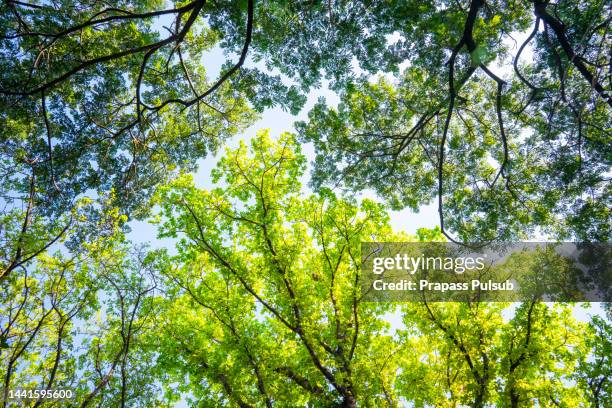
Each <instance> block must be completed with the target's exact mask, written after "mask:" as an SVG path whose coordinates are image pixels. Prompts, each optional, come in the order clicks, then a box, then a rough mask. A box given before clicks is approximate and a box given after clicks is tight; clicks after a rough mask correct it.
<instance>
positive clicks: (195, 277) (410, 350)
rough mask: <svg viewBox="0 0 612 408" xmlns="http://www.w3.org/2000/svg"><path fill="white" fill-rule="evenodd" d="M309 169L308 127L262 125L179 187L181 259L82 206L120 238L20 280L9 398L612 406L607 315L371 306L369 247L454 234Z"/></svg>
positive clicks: (111, 216)
mask: <svg viewBox="0 0 612 408" xmlns="http://www.w3.org/2000/svg"><path fill="white" fill-rule="evenodd" d="M304 162H305V160H304V156H303V155H302V154H301V153H300V150H299V145H298V144H297V143H296V138H295V136H292V135H290V134H284V135H282V136H281V137H280V138H279V139H278V140H273V139H272V138H270V136H269V135H268V134H267V133H266V132H262V133H260V134H259V135H258V136H257V137H256V138H255V139H254V140H253V141H252V143H251V146H250V147H247V145H246V144H241V145H240V146H239V147H238V148H237V149H235V150H228V151H227V152H226V154H225V156H224V157H223V158H222V160H221V161H220V162H219V164H218V166H217V168H216V169H215V170H214V171H213V175H212V177H213V179H214V180H215V183H216V184H217V186H218V187H216V188H214V189H211V190H202V189H198V188H196V187H195V186H194V182H193V179H192V177H191V176H188V175H184V176H181V177H179V178H178V179H177V180H175V181H174V182H172V183H171V184H170V185H168V186H166V187H163V188H162V189H161V190H159V192H158V194H157V196H156V198H155V200H156V202H157V203H158V204H159V214H158V215H157V216H156V222H157V223H158V224H159V228H160V236H166V237H175V238H176V239H177V252H176V253H175V254H171V253H170V252H168V251H166V250H158V251H147V250H146V249H145V248H138V247H135V246H134V245H132V244H130V243H129V242H128V241H127V240H126V239H125V235H124V234H123V233H122V229H121V225H122V223H123V222H125V216H121V215H119V212H118V211H117V210H116V209H115V210H112V209H110V208H99V209H97V211H93V209H91V208H89V207H90V206H92V205H95V204H94V203H93V202H87V201H85V202H82V203H80V204H79V211H78V213H77V214H75V217H78V219H79V220H80V221H81V222H83V223H85V224H88V223H89V228H88V229H90V230H96V229H99V230H102V231H103V233H94V234H91V235H89V236H84V237H82V240H81V242H82V243H83V245H82V246H81V247H80V249H79V250H78V251H76V250H75V251H73V252H72V254H73V255H72V256H70V257H67V256H66V255H65V254H62V253H59V252H58V253H55V254H49V255H45V256H44V257H39V258H38V259H39V260H38V261H37V263H36V268H35V269H32V270H31V271H27V270H26V271H25V272H24V274H23V275H21V276H17V274H12V275H11V276H10V277H9V279H8V282H9V284H8V285H5V286H3V288H4V289H3V290H4V291H3V294H2V296H3V298H2V299H3V301H2V304H3V305H4V306H3V307H5V309H4V310H3V313H2V316H3V320H2V323H3V331H2V335H1V337H0V339H1V344H2V347H1V348H0V351H1V352H2V356H3V358H2V362H3V363H2V364H3V365H2V367H3V369H4V370H5V375H4V386H3V390H4V392H5V398H6V395H7V394H6V393H7V392H8V389H10V388H11V386H14V384H19V385H20V386H22V387H26V386H39V387H40V388H44V387H49V388H62V387H71V388H72V389H74V390H75V391H76V397H75V398H74V399H73V400H68V401H64V402H62V403H65V404H66V405H68V406H90V405H96V406H103V407H105V406H109V407H115V406H151V405H156V406H170V405H172V404H173V403H176V402H177V401H178V399H180V398H184V399H185V400H186V401H188V402H190V403H192V404H193V405H194V406H241V407H255V406H268V407H272V406H279V407H280V406H344V407H355V406H390V407H394V406H400V405H403V404H407V403H413V404H415V405H416V406H425V405H428V406H431V405H435V406H455V405H469V406H473V407H484V406H487V405H490V404H496V405H499V406H512V407H518V406H526V405H531V404H538V405H540V406H558V405H561V406H586V404H590V403H592V402H593V401H598V402H597V403H593V405H594V406H602V407H603V406H606V401H609V398H610V397H609V382H608V376H607V371H609V365H608V364H607V363H605V364H604V362H605V361H607V360H606V359H607V354H608V351H609V350H607V348H606V347H608V346H609V345H608V343H609V325H608V323H607V321H606V320H602V319H596V320H594V321H593V323H592V324H590V325H589V324H587V323H580V322H578V321H576V320H575V319H574V317H573V316H572V313H571V309H572V308H571V305H567V304H558V305H549V304H546V303H542V302H539V301H537V300H534V301H531V302H525V303H523V304H519V305H517V306H516V310H515V311H514V313H513V315H512V316H511V317H510V318H504V317H503V314H502V311H503V310H504V309H506V308H507V307H508V306H509V304H508V303H501V302H497V303H468V302H463V303H452V302H449V303H437V304H431V303H427V302H425V303H421V302H416V303H408V304H405V305H401V306H400V307H399V308H398V306H397V305H395V304H393V303H389V302H380V303H377V302H364V301H363V296H362V292H361V286H360V279H361V273H360V262H361V261H360V256H359V246H360V243H361V241H362V240H395V241H398V240H403V241H410V240H427V241H430V240H432V239H442V238H443V236H442V235H441V233H440V231H439V230H419V232H418V234H417V235H415V236H408V235H406V234H404V233H395V232H393V231H392V229H391V226H390V225H389V217H388V216H387V214H386V212H385V210H384V208H383V207H382V206H381V205H380V204H376V203H374V202H373V201H369V200H364V201H362V202H357V201H355V200H352V199H343V198H338V197H337V196H336V195H335V194H334V193H333V192H331V191H330V190H323V191H322V192H320V193H318V194H313V195H310V196H304V195H303V194H302V193H301V192H300V189H301V186H300V184H299V182H298V177H299V176H300V175H301V174H302V173H303V172H304ZM111 202H112V199H108V200H107V201H106V203H111ZM92 214H104V216H103V218H102V219H94V220H91V215H92ZM390 313H395V314H396V315H397V316H399V317H400V318H401V319H402V322H401V324H400V326H399V328H395V329H392V327H391V326H390V323H389V322H388V321H387V320H386V318H385V316H388V315H389V314H390ZM396 324H399V322H398V323H396ZM5 401H6V400H5ZM41 404H46V402H45V401H42V400H39V401H33V405H37V406H38V405H41ZM597 404H599V405H597Z"/></svg>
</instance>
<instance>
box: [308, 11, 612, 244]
mask: <svg viewBox="0 0 612 408" xmlns="http://www.w3.org/2000/svg"><path fill="white" fill-rule="evenodd" d="M416 3H419V4H418V5H417V4H416ZM398 7H399V6H398ZM403 7H405V8H406V9H409V8H410V7H412V9H413V10H415V11H416V10H418V11H419V14H418V16H414V17H413V19H414V22H412V20H410V17H408V18H407V21H406V27H408V28H404V29H398V31H397V34H399V36H400V38H401V39H402V42H401V44H402V45H403V46H405V49H406V53H407V58H406V62H408V68H407V69H406V70H405V71H404V72H403V73H402V74H401V75H398V76H396V77H395V78H394V79H393V80H392V81H391V80H387V79H380V80H379V81H378V82H374V83H372V82H371V81H369V79H368V78H364V79H363V80H361V81H359V82H358V83H357V84H355V85H354V86H349V87H346V88H345V89H343V91H342V97H341V103H340V105H339V106H338V107H337V108H333V107H327V106H326V105H325V102H324V101H321V102H320V103H319V104H318V105H317V106H316V107H315V108H314V109H313V110H312V111H311V113H310V118H309V121H308V122H306V123H303V124H301V125H300V133H301V135H302V139H303V140H304V141H307V142H313V143H314V145H315V149H316V151H317V152H318V154H317V159H316V161H315V170H314V173H313V176H314V179H313V185H314V186H321V185H328V184H333V185H337V184H339V185H343V186H344V187H346V188H348V189H351V190H361V189H364V188H373V189H374V190H376V191H377V192H378V193H379V195H380V196H381V197H382V198H384V199H386V200H388V201H389V202H390V203H391V204H392V205H393V206H394V207H395V208H403V207H406V206H409V207H411V208H413V209H418V207H419V206H420V205H422V204H424V203H428V202H431V201H434V200H436V201H437V204H438V211H439V217H440V226H441V228H442V231H443V233H444V234H445V235H446V236H447V237H448V238H449V239H452V240H457V241H461V242H473V243H474V242H488V241H492V240H496V239H497V240H499V239H511V238H516V237H521V236H525V235H528V234H530V233H532V232H533V231H534V229H536V228H540V229H543V230H544V232H547V233H549V234H550V235H555V236H557V237H564V238H567V237H570V236H571V237H574V238H579V239H586V240H596V241H599V240H601V241H607V240H609V237H610V212H609V207H610V184H609V177H608V175H609V170H610V158H611V157H612V156H611V154H610V146H611V144H610V140H611V139H610V125H611V122H610V117H612V116H611V113H612V109H611V107H612V97H611V95H610V88H611V87H612V82H610V81H611V78H612V76H610V73H611V72H612V71H611V68H612V67H611V66H610V64H609V61H608V56H609V54H610V47H611V44H612V43H611V41H610V39H611V36H610V32H609V25H610V18H611V14H610V13H611V10H610V8H609V5H607V4H606V2H603V1H587V2H580V3H575V2H568V1H560V2H557V3H554V4H553V3H550V4H549V3H548V2H544V1H534V2H522V3H516V2H504V1H495V2H493V1H486V2H485V1H481V0H474V1H470V2H468V4H467V5H466V7H464V6H463V5H462V4H461V2H429V3H423V2H404V6H403ZM411 23H412V24H411ZM520 33H526V34H525V35H526V38H524V40H522V41H521V42H520V43H517V42H516V40H514V37H515V36H517V35H519V34H520ZM528 55H529V57H528Z"/></svg>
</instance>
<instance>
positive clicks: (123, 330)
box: [0, 200, 164, 407]
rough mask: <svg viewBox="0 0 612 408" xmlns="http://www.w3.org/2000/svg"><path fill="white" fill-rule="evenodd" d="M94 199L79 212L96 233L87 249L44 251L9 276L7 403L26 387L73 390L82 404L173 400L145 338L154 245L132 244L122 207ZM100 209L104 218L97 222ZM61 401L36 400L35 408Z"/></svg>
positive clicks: (2, 295) (3, 388)
mask: <svg viewBox="0 0 612 408" xmlns="http://www.w3.org/2000/svg"><path fill="white" fill-rule="evenodd" d="M109 201H110V200H109ZM93 205H94V204H93V203H91V202H87V201H81V202H80V203H79V204H78V205H77V208H78V210H75V212H74V214H73V216H74V218H75V219H76V220H78V221H79V222H80V223H81V225H79V228H78V230H79V231H80V232H81V233H82V232H83V231H86V232H88V233H86V234H83V235H82V236H81V237H80V239H78V240H77V242H78V246H77V247H72V245H71V244H70V243H68V242H65V241H64V246H63V249H58V250H57V251H55V252H54V253H53V254H50V253H49V252H47V251H44V252H41V253H39V254H38V255H37V256H36V258H35V261H34V262H32V263H31V264H30V265H29V266H28V267H27V268H26V267H24V266H19V268H18V271H19V272H20V273H13V274H11V275H8V276H6V277H5V279H4V280H3V284H2V287H1V288H2V289H1V291H0V357H1V358H0V361H1V364H0V372H1V373H2V378H1V381H2V382H1V385H0V395H1V399H0V401H1V404H2V405H1V406H2V407H10V406H14V404H15V400H13V399H10V398H9V396H10V395H9V391H10V390H13V391H15V390H18V389H39V390H57V389H63V390H70V391H72V393H73V396H72V398H70V399H67V400H64V401H62V404H64V403H65V404H66V405H67V406H79V407H87V406H93V405H96V406H107V407H117V406H121V407H124V406H131V405H133V402H134V401H137V403H138V404H139V405H140V406H150V405H152V404H153V405H155V404H157V403H162V402H163V400H164V399H163V395H162V394H161V393H160V392H159V390H158V388H157V386H156V385H155V384H154V383H153V380H152V376H151V373H152V371H151V366H152V363H153V355H152V352H151V349H150V348H147V347H146V345H144V344H143V343H142V340H141V334H142V333H143V332H147V333H148V332H150V331H151V330H152V328H153V327H154V325H153V323H154V322H153V319H154V316H155V304H154V303H153V302H152V301H151V299H152V297H153V294H154V291H155V288H156V285H155V279H154V277H152V275H151V273H150V268H149V266H150V265H151V262H150V260H148V259H147V252H146V251H145V250H143V249H138V248H133V247H132V246H131V245H129V243H128V242H126V240H125V236H124V233H123V230H122V224H123V223H124V222H125V216H120V215H119V211H118V209H108V208H106V209H99V208H98V209H95V208H91V207H92V206H93ZM100 214H103V215H104V217H103V219H102V220H100V219H97V218H91V215H95V216H99V215H100ZM88 216H89V217H88ZM83 224H87V225H85V226H84V225H83ZM73 227H74V226H73ZM70 233H71V234H70V235H72V234H75V231H70ZM71 247H72V249H70V248H71ZM57 403H58V402H57V401H54V400H48V399H46V398H42V397H39V398H34V399H30V400H28V401H27V404H28V406H32V407H39V406H51V405H53V404H57Z"/></svg>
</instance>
